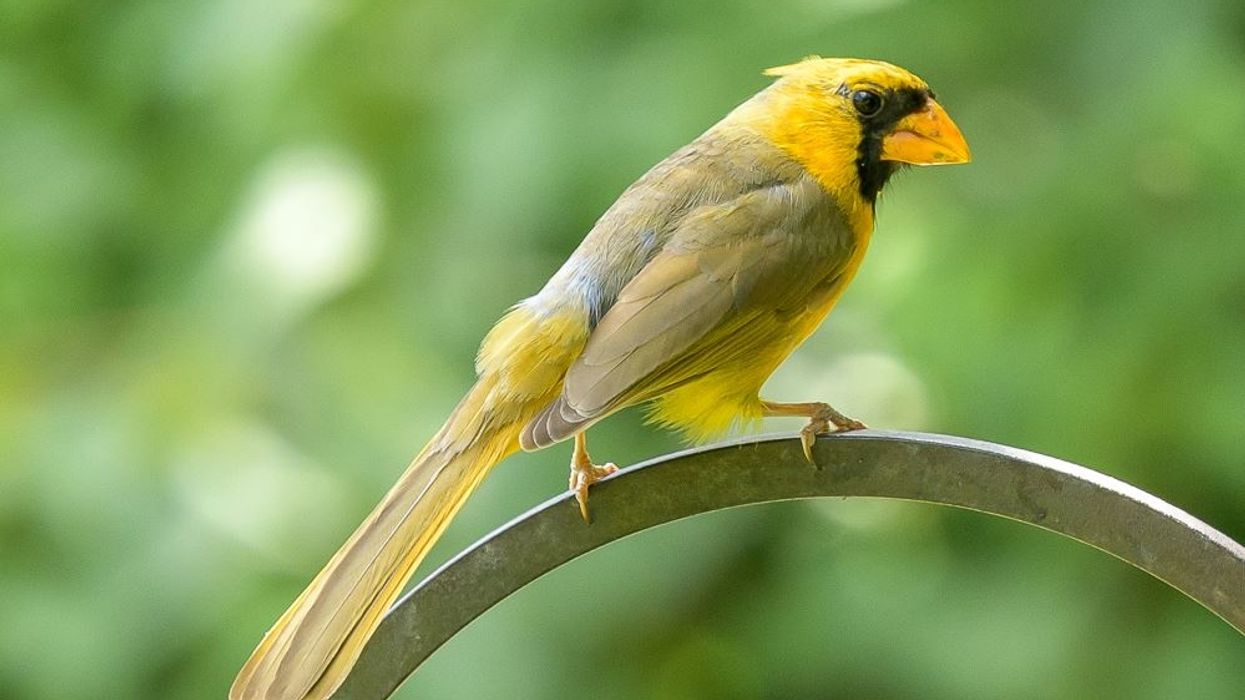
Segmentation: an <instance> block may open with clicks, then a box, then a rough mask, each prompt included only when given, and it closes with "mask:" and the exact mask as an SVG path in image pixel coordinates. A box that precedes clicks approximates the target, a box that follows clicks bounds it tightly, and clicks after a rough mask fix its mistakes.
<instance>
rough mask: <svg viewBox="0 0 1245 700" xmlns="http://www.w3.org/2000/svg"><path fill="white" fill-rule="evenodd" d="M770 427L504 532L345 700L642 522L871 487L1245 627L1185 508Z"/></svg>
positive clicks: (419, 614)
mask: <svg viewBox="0 0 1245 700" xmlns="http://www.w3.org/2000/svg"><path fill="white" fill-rule="evenodd" d="M814 455H815V457H816V459H817V463H818V464H819V465H820V468H814V467H812V466H811V465H809V464H808V462H806V461H805V459H804V455H803V453H802V452H801V448H800V441H799V440H798V439H794V438H789V437H763V438H760V439H752V440H747V441H740V442H736V443H728V444H724V445H716V446H713V447H707V448H702V449H696V450H690V451H686V452H681V453H678V454H674V455H669V456H665V457H660V458H657V459H654V460H651V461H649V462H646V463H644V464H640V465H638V466H635V467H632V468H629V469H625V470H623V471H621V472H619V473H618V474H615V475H614V476H612V477H610V478H609V479H607V480H606V481H603V482H601V483H599V484H597V485H595V486H593V487H592V513H593V517H594V520H593V522H592V524H591V525H585V524H584V522H583V520H581V519H580V516H579V510H578V508H577V507H576V504H575V499H574V498H573V497H572V496H571V495H570V494H569V493H565V494H562V495H561V496H559V497H557V498H554V499H553V500H551V501H548V502H546V503H544V504H542V505H540V506H537V507H536V508H534V509H532V510H531V511H528V512H527V513H525V514H523V515H521V516H519V517H518V518H516V519H515V520H512V521H511V522H510V523H508V524H506V525H505V526H503V527H501V528H499V529H498V530H496V531H494V532H493V533H492V534H490V535H488V536H487V537H485V538H484V539H482V540H481V541H479V542H477V543H476V544H475V545H473V546H472V547H470V548H469V549H467V550H466V551H464V552H463V553H461V554H459V555H458V556H457V557H455V558H454V559H453V560H452V561H450V562H449V563H447V564H446V565H445V566H442V567H441V568H440V569H438V570H437V571H436V572H434V573H433V574H432V575H430V576H429V577H428V578H427V579H425V580H424V581H423V582H421V583H420V584H419V585H418V586H416V587H415V588H414V589H413V590H412V591H411V592H410V593H408V594H407V595H406V596H405V597H404V598H402V599H401V600H400V601H399V602H398V604H397V605H395V606H394V608H393V610H391V611H390V612H389V614H388V616H387V617H386V618H385V620H384V622H383V623H382V624H381V626H380V628H379V630H377V632H376V635H375V636H374V637H373V638H372V640H371V641H370V642H369V644H368V646H367V648H366V649H365V650H364V652H363V656H362V658H360V660H359V663H358V665H357V666H356V667H355V669H354V671H353V672H352V673H351V675H350V677H349V678H348V679H347V680H346V683H345V685H343V686H342V688H341V689H340V690H339V691H338V692H337V693H336V694H335V695H334V698H335V699H340V700H346V699H348V698H349V699H363V698H367V699H372V698H385V697H388V696H389V694H390V693H392V692H393V691H394V690H395V689H396V688H397V687H398V685H399V684H401V683H402V681H403V680H405V679H406V677H407V676H408V675H410V673H411V672H412V671H414V670H415V669H416V668H417V667H418V666H419V665H420V664H421V663H423V661H424V660H425V659H427V658H428V656H430V655H431V654H432V653H433V652H434V651H436V650H437V648H438V647H440V646H441V645H442V644H443V643H445V642H446V641H447V640H448V639H449V638H450V637H452V636H453V635H454V634H456V633H457V632H458V631H459V630H460V629H462V628H463V627H465V626H466V625H467V624H468V623H470V622H471V621H472V620H474V619H475V618H476V617H478V616H479V615H480V614H482V613H484V612H485V611H486V610H488V609H489V608H490V607H492V606H493V605H495V604H496V603H498V602H499V601H501V600H502V599H504V598H505V597H506V596H508V595H510V594H511V593H514V592H515V591H516V590H518V589H519V588H521V587H522V586H524V585H526V584H527V583H529V582H531V581H532V580H534V579H536V578H537V577H539V576H540V575H542V574H544V573H546V572H548V571H550V570H552V569H554V568H556V567H558V566H561V565H562V564H565V563H566V562H568V561H570V560H572V559H574V558H575V557H578V556H579V555H581V554H584V553H586V552H590V551H592V550H593V549H596V548H597V547H600V546H601V545H604V544H608V543H610V542H612V541H614V540H617V539H620V538H622V537H625V536H627V535H630V534H632V533H636V532H640V531H642V530H646V529H648V528H651V527H653V526H656V525H661V524H663V523H668V522H671V521H674V520H678V519H680V518H685V517H688V516H691V515H696V514H698V513H705V512H709V511H714V510H720V509H723V508H731V507H734V506H742V505H748V504H753V503H765V502H770V501H781V500H789V499H795V498H819V497H828V496H837V497H848V496H865V497H878V498H898V499H906V500H913V501H926V502H929V503H941V504H944V505H951V506H959V507H961V508H969V509H972V510H977V511H981V512H983V513H991V514H993V515H999V516H1003V517H1006V518H1010V519H1013V520H1018V521H1020V522H1024V523H1028V524H1030V525H1036V526H1038V527H1041V528H1045V529H1047V530H1051V531H1053V532H1057V533H1059V534H1062V535H1066V536H1068V537H1071V538H1072V539H1075V540H1079V541H1081V542H1084V543H1085V544H1088V545H1092V546H1094V547H1097V548H1098V549H1101V550H1103V551H1104V552H1107V553H1109V554H1112V555H1114V556H1116V557H1119V558H1120V559H1122V560H1124V561H1126V562H1128V563H1130V564H1132V565H1133V566H1136V567H1137V568H1139V569H1142V570H1144V571H1147V572H1149V573H1151V574H1153V575H1154V576H1156V577H1158V578H1159V579H1161V580H1163V581H1165V582H1166V583H1168V584H1169V585H1171V586H1173V587H1174V588H1176V589H1178V590H1180V591H1182V592H1184V593H1185V594H1186V595H1188V596H1189V597H1190V598H1192V599H1194V600H1195V601H1197V602H1199V603H1201V604H1202V605H1203V606H1205V607H1206V608H1208V609H1209V610H1211V611H1212V612H1214V613H1215V614H1216V615H1218V616H1219V617H1221V618H1223V619H1224V620H1225V621H1227V622H1228V624H1230V625H1232V626H1233V627H1235V628H1236V629H1237V630H1239V631H1241V632H1242V633H1245V547H1242V546H1241V545H1240V544H1239V543H1237V542H1234V541H1233V540H1231V539H1229V538H1228V537H1227V536H1226V535H1224V534H1223V533H1221V532H1219V531H1217V530H1215V529H1214V528H1212V527H1210V526H1209V525H1207V524H1206V523H1203V522H1202V521H1200V520H1198V519H1197V518H1194V517H1193V516H1191V515H1189V514H1188V513H1185V512H1184V511H1182V510H1180V509H1179V508H1176V507H1175V506H1172V505H1170V504H1168V503H1166V502H1164V501H1162V500H1160V499H1158V498H1156V497H1154V496H1151V495H1150V494H1148V493H1146V492H1144V491H1141V490H1139V489H1137V488H1134V487H1132V486H1129V485H1128V484H1125V483H1123V482H1120V481H1117V480H1116V479H1113V478H1111V477H1109V476H1106V475H1104V474H1100V473H1098V472H1095V471H1092V470H1090V469H1087V468H1085V467H1081V466H1077V465H1075V464H1070V463H1068V462H1064V461H1062V460H1058V459H1054V458H1052V457H1046V456H1043V455H1039V454H1035V453H1032V452H1026V451H1024V450H1018V449H1015V448H1011V447H1005V446H1002V445H995V444H992V443H988V442H980V441H977V440H969V439H965V438H958V437H946V436H941V435H929V434H923V433H901V432H881V431H872V430H867V431H861V432H855V433H848V434H844V435H836V436H831V437H826V438H822V439H821V440H819V441H818V442H817V445H816V447H815V449H814Z"/></svg>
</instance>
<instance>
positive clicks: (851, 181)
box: [230, 57, 968, 700]
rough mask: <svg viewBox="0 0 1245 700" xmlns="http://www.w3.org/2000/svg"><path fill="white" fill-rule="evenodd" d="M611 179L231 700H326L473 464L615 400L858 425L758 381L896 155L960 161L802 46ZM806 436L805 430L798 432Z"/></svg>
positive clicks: (715, 414) (833, 289)
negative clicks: (766, 80) (769, 78)
mask: <svg viewBox="0 0 1245 700" xmlns="http://www.w3.org/2000/svg"><path fill="white" fill-rule="evenodd" d="M767 73H768V74H770V75H775V76H778V80H777V81H776V82H775V83H774V84H773V85H771V86H770V87H769V88H767V89H765V90H763V91H762V92H761V93H759V94H758V95H756V96H755V97H753V98H752V99H750V100H748V101H747V102H745V103H744V104H742V105H740V106H739V107H738V108H737V109H735V110H734V111H733V112H731V114H729V115H727V117H726V118H725V119H723V120H722V121H721V122H719V123H718V124H716V125H714V126H713V127H711V128H710V129H709V130H708V131H706V132H705V133H704V134H702V135H701V136H700V137H698V138H697V139H695V140H694V141H692V142H691V143H690V144H688V145H687V146H685V147H684V148H682V149H680V150H679V151H677V152H675V153H674V154H673V155H671V156H670V157H669V158H667V159H665V160H664V161H662V162H661V163H659V164H658V165H656V166H655V167H654V168H653V169H652V170H650V171H649V172H648V173H646V174H645V175H644V176H643V177H641V178H640V179H639V180H638V181H637V182H636V183H635V184H633V185H632V186H631V187H629V188H628V189H627V191H626V192H624V193H623V195H622V196H621V197H620V198H619V199H618V201H617V202H616V203H615V204H614V205H613V206H612V207H610V209H609V210H608V211H606V212H605V214H604V215H602V217H601V219H600V220H599V221H597V223H596V225H595V226H594V227H593V229H592V231H591V232H589V234H588V235H587V237H586V238H585V239H584V241H583V243H582V244H581V245H580V246H579V248H578V249H576V251H575V252H574V253H573V254H572V255H571V257H570V258H569V259H568V260H567V262H566V263H565V264H564V265H563V266H562V268H561V269H560V270H559V271H558V272H557V273H556V274H555V275H554V276H553V278H552V279H550V281H549V283H548V284H547V285H546V286H545V287H544V289H542V290H541V291H540V292H539V293H538V294H536V295H535V296H533V297H531V298H529V299H527V300H524V301H523V302H521V303H520V304H518V305H517V306H516V307H515V308H514V309H512V310H511V311H510V312H509V313H507V314H506V316H505V317H504V318H502V320H501V321H499V322H498V323H497V325H496V326H495V327H494V328H493V330H492V331H490V333H489V334H488V337H487V338H485V340H484V343H483V344H482V346H481V348H480V353H479V356H478V358H477V363H476V370H477V374H478V379H477V381H476V384H475V385H474V386H473V387H472V388H471V390H470V391H469V392H468V393H467V395H466V396H465V397H464V398H463V399H462V401H461V402H460V403H459V404H458V406H457V407H456V408H455V409H454V412H453V413H452V414H451V415H450V417H449V419H448V420H447V421H446V424H445V426H444V427H442V428H441V430H440V431H439V432H438V433H437V435H436V436H435V437H433V439H432V440H431V441H430V442H429V443H428V445H427V446H426V447H425V448H424V449H423V451H422V452H421V453H420V454H419V456H418V457H416V458H415V460H414V461H413V462H412V463H411V465H410V466H409V467H408V468H407V470H406V472H405V473H404V474H403V475H402V477H401V478H400V479H399V481H398V483H397V484H396V485H395V486H394V487H393V488H392V489H391V490H390V492H389V493H388V494H387V495H386V496H385V497H384V499H383V500H382V501H381V503H380V504H379V505H378V506H377V507H376V509H375V510H374V511H373V512H372V513H371V515H369V516H368V518H367V520H365V521H364V523H363V524H362V525H360V526H359V528H358V530H356V531H355V533H354V534H353V535H352V536H351V537H350V539H349V540H347V542H346V543H345V544H344V545H343V546H342V548H341V550H339V551H338V552H337V554H336V555H334V557H333V558H332V559H331V560H330V561H329V562H328V564H326V565H325V567H324V569H323V570H322V571H321V572H320V573H319V575H318V576H316V578H315V579H314V580H313V581H312V582H311V584H310V585H309V586H308V587H307V589H306V590H305V591H304V592H303V593H302V595H300V596H299V597H298V599H297V600H295V601H294V603H293V604H292V605H291V606H290V608H289V609H288V610H287V611H286V612H285V613H284V614H283V615H282V616H281V617H280V619H278V621H277V622H276V624H275V625H274V626H273V627H272V629H271V630H270V631H269V632H268V634H267V635H265V636H264V638H263V640H262V641H261V642H260V644H259V646H258V647H257V648H256V649H255V651H254V652H253V653H252V655H251V657H250V659H248V660H247V662H246V664H245V665H244V666H243V668H242V671H241V672H240V673H239V674H238V678H237V679H236V680H235V682H234V685H233V687H232V688H231V690H230V698H231V699H232V700H260V699H272V700H287V699H289V700H302V699H305V698H314V699H321V698H326V697H328V696H329V695H330V694H332V692H333V691H334V690H335V689H336V688H337V687H338V686H339V685H340V684H341V682H342V680H343V679H344V678H345V676H346V674H347V673H348V672H349V670H350V667H351V666H352V665H353V664H354V662H355V661H356V660H357V659H358V656H359V653H360V652H361V651H362V648H363V645H364V644H366V643H367V640H368V638H369V637H370V636H371V635H372V633H373V632H374V631H375V629H376V626H377V624H379V622H380V618H381V616H382V615H383V614H384V613H385V611H386V610H388V608H389V606H390V605H391V604H392V603H393V601H394V600H395V599H396V598H397V596H398V594H399V592H400V590H401V588H402V586H403V585H404V584H405V583H406V581H407V579H408V578H409V577H410V575H411V572H412V571H414V569H415V567H416V566H418V564H419V562H420V560H421V559H422V558H423V557H424V555H425V554H426V553H427V552H428V550H429V549H430V548H431V547H432V544H433V543H434V542H435V541H436V539H437V538H438V537H439V536H440V534H441V532H442V531H443V530H444V529H445V527H446V526H447V525H448V524H449V522H450V519H451V518H453V517H454V514H455V513H457V511H458V509H459V508H460V507H461V506H462V504H463V502H464V501H465V500H466V498H467V497H468V495H470V493H471V492H472V491H473V490H474V489H475V488H476V487H477V486H478V485H479V483H480V482H481V481H482V480H483V479H484V477H485V475H486V474H487V473H488V471H489V469H490V468H491V467H492V466H493V465H494V464H496V463H497V462H498V461H500V460H502V459H504V458H505V457H506V456H508V455H510V454H511V453H513V452H515V451H516V450H518V449H521V448H522V449H538V448H541V447H545V446H548V445H551V444H553V443H555V442H559V441H561V440H566V439H568V438H572V437H574V438H575V440H576V449H575V456H574V457H573V459H572V480H571V483H572V488H574V489H575V490H576V492H577V495H578V496H579V498H580V503H581V508H582V509H584V513H585V515H586V512H587V511H586V497H587V489H588V486H589V485H590V484H591V483H592V482H593V481H594V480H596V479H599V478H600V477H601V476H602V475H603V474H606V473H608V472H609V469H608V468H598V467H595V466H594V465H592V464H591V462H590V460H589V459H588V457H587V453H586V449H585V447H584V439H583V433H584V431H585V430H587V429H588V427H589V426H591V425H592V424H594V423H596V422H597V421H599V420H602V419H604V418H605V417H607V416H609V415H610V414H612V413H614V412H616V411H618V410H621V409H623V408H626V407H628V406H634V405H640V404H648V405H649V407H650V411H651V413H650V415H651V417H652V418H653V419H654V420H655V421H657V422H659V423H661V424H664V425H667V426H670V427H673V428H676V429H679V430H681V431H683V432H684V433H685V435H687V436H688V437H689V438H690V439H692V440H696V441H699V440H703V439H706V438H708V437H710V436H712V435H715V434H717V433H719V432H721V431H722V430H724V429H726V428H728V427H729V426H730V425H731V424H732V423H733V422H736V421H743V422H748V421H754V420H756V419H758V418H760V417H761V416H762V415H767V414H770V415H801V416H806V417H809V418H810V424H809V426H808V427H806V429H805V431H804V436H805V438H806V440H807V439H811V437H812V436H813V435H814V434H815V433H816V432H819V431H823V430H828V429H830V428H831V427H834V428H836V429H847V428H852V427H857V426H859V425H860V424H859V423H857V422H855V421H852V420H851V419H848V418H846V417H845V416H842V415H841V414H838V413H837V412H835V411H833V409H831V408H830V407H829V406H827V405H824V404H816V403H810V404H774V403H770V402H764V401H762V400H761V398H760V397H759V395H758V392H759V391H760V389H761V385H762V384H763V383H764V382H765V380H766V379H767V378H768V377H769V375H770V374H771V373H772V372H773V371H774V369H776V368H777V367H778V365H779V364H781V363H782V361H783V360H784V359H785V358H786V357H787V356H788V355H789V354H790V353H791V351H792V350H794V349H795V348H796V346H798V345H799V344H800V343H801V342H803V341H804V340H805V339H806V338H807V337H808V336H809V334H811V333H812V332H813V330H815V329H816V328H817V326H818V325H819V324H820V323H821V321H822V319H823V318H825V316H826V314H827V313H829V311H830V310H831V308H832V307H833V306H834V304H835V302H836V301H837V300H838V299H839V297H840V296H841V295H842V293H843V290H844V289H845V288H846V286H847V284H848V283H849V282H850V281H851V279H852V277H853V276H854V275H855V273H856V270H857V269H858V268H859V266H860V263H861V261H862V259H863V257H864V253H865V249H866V247H867V244H868V240H869V236H870V233H871V231H872V229H873V206H874V200H875V197H876V196H877V193H878V191H879V190H880V189H881V187H882V185H883V184H884V183H885V181H886V179H887V177H888V176H889V175H890V174H891V172H893V170H894V169H895V168H896V167H898V164H899V163H915V164H932V163H954V162H964V161H966V160H967V159H968V152H967V146H966V145H965V144H964V140H963V137H962V136H960V134H959V131H958V130H957V129H956V128H955V125H954V124H953V123H951V121H950V119H949V118H948V117H947V116H946V113H945V112H943V111H942V108H941V107H939V106H938V105H937V103H936V102H934V100H933V99H932V95H931V94H930V92H929V88H928V87H927V86H926V85H925V83H924V82H923V81H921V80H920V79H918V78H916V77H915V76H913V75H911V74H910V73H908V72H907V71H904V70H903V69H900V68H897V67H895V66H891V65H889V64H885V63H879V62H872V61H859V60H851V59H821V58H816V57H814V58H810V59H807V60H805V61H802V62H800V63H796V64H792V65H789V66H782V67H779V68H773V69H770V70H769V71H767ZM806 449H807V442H806Z"/></svg>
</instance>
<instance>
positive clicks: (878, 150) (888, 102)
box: [856, 88, 932, 204]
mask: <svg viewBox="0 0 1245 700" xmlns="http://www.w3.org/2000/svg"><path fill="white" fill-rule="evenodd" d="M879 94H880V95H881V96H882V100H883V103H882V109H881V111H879V112H878V113H877V114H875V115H873V116H872V117H865V116H859V119H860V145H859V146H858V147H857V149H856V174H857V176H858V177H859V179H860V196H861V197H864V198H865V200H866V201H868V202H869V203H871V204H872V203H875V202H876V201H877V198H878V193H879V192H881V191H882V187H883V186H884V185H885V184H886V181H887V180H889V179H890V176H891V175H894V174H895V171H896V170H898V169H899V168H900V166H901V165H902V164H901V163H895V162H891V161H885V160H882V138H883V137H885V136H886V134H887V133H889V132H890V130H891V128H892V127H894V126H895V123H896V122H898V121H899V120H900V119H903V118H904V117H906V116H908V115H909V114H912V113H913V112H916V111H918V110H920V109H921V108H923V107H924V106H925V101H926V100H928V99H929V98H930V97H932V95H931V94H930V93H929V91H928V90H918V89H916V88H904V89H901V90H888V91H885V92H881V93H879Z"/></svg>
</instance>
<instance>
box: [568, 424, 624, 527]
mask: <svg viewBox="0 0 1245 700" xmlns="http://www.w3.org/2000/svg"><path fill="white" fill-rule="evenodd" d="M616 471H618V467H617V466H615V465H614V464H613V463H610V464H605V465H603V466H597V465H595V464H593V463H592V458H591V457H589V456H588V440H587V438H585V437H584V434H583V433H578V434H576V435H575V451H574V452H573V453H572V454H571V479H570V489H571V491H574V492H575V500H576V501H579V514H580V515H582V516H584V522H591V521H590V520H589V519H588V487H589V486H592V485H593V484H595V483H597V482H598V481H600V480H601V479H604V478H605V477H607V476H609V475H610V474H613V473H614V472H616Z"/></svg>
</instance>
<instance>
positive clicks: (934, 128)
mask: <svg viewBox="0 0 1245 700" xmlns="http://www.w3.org/2000/svg"><path fill="white" fill-rule="evenodd" d="M766 74H767V75H774V76H778V80H777V81H775V82H774V84H773V85H771V86H770V87H769V88H768V89H766V90H765V91H763V92H762V93H761V94H759V95H758V96H757V98H756V99H754V100H752V101H751V102H750V103H749V104H748V105H745V106H744V108H743V109H742V110H741V112H742V114H741V116H742V117H744V118H745V119H747V120H748V121H750V122H752V124H753V126H754V128H757V129H759V130H760V131H761V132H762V133H764V134H765V135H766V136H767V137H768V138H769V139H770V140H771V141H773V142H774V143H775V144H777V145H778V146H780V147H782V148H783V149H784V150H786V151H787V152H788V153H789V154H790V155H791V156H792V157H793V158H795V159H796V160H797V161H799V162H800V163H801V164H802V165H803V166H804V167H805V168H806V169H807V170H808V171H809V172H810V173H811V174H812V175H813V176H814V177H816V178H817V179H818V181H820V182H821V184H822V186H823V187H824V188H825V189H826V190H827V191H829V192H830V193H831V194H834V195H836V196H838V197H839V198H840V199H852V200H855V201H856V202H858V203H860V204H864V205H867V206H868V207H870V208H872V205H873V202H874V201H875V199H876V198H877V195H878V192H880V191H881V189H882V186H883V185H885V184H886V181H887V179H888V178H889V177H890V176H891V175H892V174H894V172H895V171H896V170H897V169H899V168H900V167H901V166H903V165H904V164H911V165H947V164H953V163H967V162H968V161H969V158H970V156H969V152H968V143H967V142H966V141H965V140H964V136H963V134H961V133H960V130H959V128H958V127H956V125H955V122H953V121H951V117H949V116H947V113H946V111H945V110H943V108H942V106H941V105H939V104H938V103H937V102H936V101H934V93H933V91H932V90H930V88H929V85H927V84H926V83H925V81H924V80H921V79H920V78H918V77H916V76H915V75H913V74H911V73H909V72H908V71H906V70H904V69H902V68H899V67H898V66H893V65H891V64H889V63H883V62H881V61H865V60H858V59H841V58H817V57H813V58H808V59H805V60H803V61H801V62H799V63H794V64H791V65H788V66H780V67H778V68H771V69H769V70H767V71H766ZM845 203H846V202H845Z"/></svg>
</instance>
